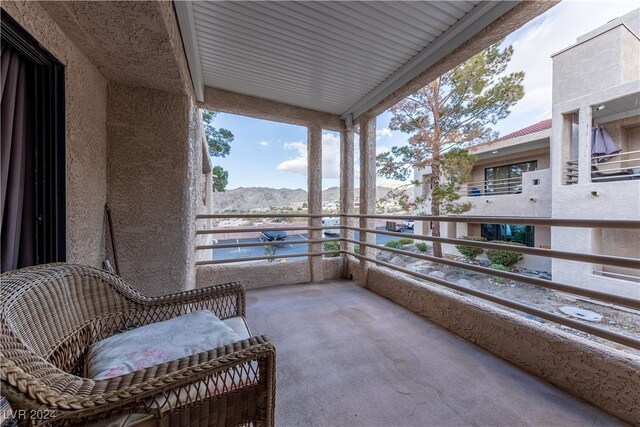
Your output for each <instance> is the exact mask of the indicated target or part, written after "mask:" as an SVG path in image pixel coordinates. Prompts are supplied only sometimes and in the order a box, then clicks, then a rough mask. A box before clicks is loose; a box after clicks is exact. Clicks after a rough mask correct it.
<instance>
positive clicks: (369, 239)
mask: <svg viewBox="0 0 640 427" xmlns="http://www.w3.org/2000/svg"><path fill="white" fill-rule="evenodd" d="M375 210H376V118H375V116H373V117H372V116H363V117H362V118H361V119H360V214H363V215H364V214H367V215H371V214H374V213H375ZM373 225H374V221H373V220H372V219H366V218H360V228H373ZM360 241H361V242H363V243H375V242H376V235H375V234H374V233H367V232H360ZM360 254H362V255H364V256H368V257H374V256H375V249H372V248H368V247H366V246H364V245H360ZM369 267H371V262H369V261H364V260H361V261H360V272H359V274H358V280H357V282H358V284H359V285H360V286H366V283H367V270H368V269H369Z"/></svg>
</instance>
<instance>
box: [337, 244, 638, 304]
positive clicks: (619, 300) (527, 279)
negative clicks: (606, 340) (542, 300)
mask: <svg viewBox="0 0 640 427" xmlns="http://www.w3.org/2000/svg"><path fill="white" fill-rule="evenodd" d="M346 241H348V242H350V243H355V244H358V245H361V246H368V247H372V248H375V249H381V250H385V251H387V252H393V253H397V254H399V255H406V256H411V257H414V258H418V259H422V260H425V261H433V262H437V263H440V264H445V265H450V266H453V267H459V268H463V269H465V270H471V271H476V272H478V273H484V274H490V275H492V276H499V277H504V278H505V279H510V280H515V281H518V282H523V283H527V284H530V285H535V286H540V287H542V288H546V289H552V290H555V291H560V292H566V293H569V294H572V295H580V296H583V297H586V298H592V299H596V300H599V301H604V302H608V303H611V304H618V305H623V306H625V307H629V308H633V309H636V310H640V300H639V299H634V298H628V297H623V296H618V295H611V294H608V293H606V292H600V291H594V290H590V289H585V288H579V287H576V286H571V285H566V284H564V283H559V282H554V281H551V280H544V279H538V278H535V277H531V276H525V275H522V274H517V273H512V272H508V271H501V270H494V269H492V268H489V267H482V266H480V265H474V264H467V263H464V262H460V261H453V260H449V259H446V258H438V257H435V256H432V255H425V254H418V253H415V252H410V251H405V250H402V249H396V248H389V247H387V246H381V245H376V244H373V243H367V242H361V241H358V240H353V239H346Z"/></svg>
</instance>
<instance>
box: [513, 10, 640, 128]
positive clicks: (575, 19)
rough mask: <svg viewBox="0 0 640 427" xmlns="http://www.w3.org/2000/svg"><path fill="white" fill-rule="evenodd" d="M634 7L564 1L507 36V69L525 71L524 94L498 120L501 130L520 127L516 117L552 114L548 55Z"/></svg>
mask: <svg viewBox="0 0 640 427" xmlns="http://www.w3.org/2000/svg"><path fill="white" fill-rule="evenodd" d="M636 7H637V3H634V2H627V1H607V2H603V1H591V2H586V1H580V2H578V1H565V2H562V3H560V4H559V5H557V6H555V7H553V8H552V9H550V10H549V11H547V12H546V13H544V14H543V15H541V16H539V17H538V18H536V19H534V20H533V21H531V22H529V23H528V24H526V25H525V26H524V27H522V28H521V29H519V30H518V31H515V32H514V33H513V34H511V35H510V36H508V37H507V39H506V40H505V44H512V45H513V49H514V54H513V57H512V59H511V62H510V64H509V66H508V68H507V71H508V72H514V71H524V72H525V77H524V82H523V84H524V88H525V96H524V97H523V98H522V99H521V100H520V101H519V102H518V103H517V104H516V105H515V106H514V107H513V108H512V110H511V111H512V113H511V117H510V118H509V119H507V120H506V121H505V122H506V123H501V126H500V127H501V128H502V129H501V133H502V134H505V133H508V132H510V131H513V130H516V129H517V128H520V127H522V126H523V124H522V123H520V121H519V120H518V117H531V116H530V114H534V116H535V117H540V120H543V119H546V118H550V117H551V102H552V98H551V95H552V93H551V90H552V84H551V82H552V73H553V61H552V59H551V55H553V54H555V53H558V52H559V51H561V50H563V49H565V48H567V47H569V46H571V45H573V44H574V43H576V39H577V38H578V37H579V36H581V35H583V34H585V33H588V32H590V31H592V30H594V29H596V28H598V27H600V26H602V25H604V24H606V23H607V22H608V21H610V20H611V19H614V18H617V17H619V16H621V15H624V14H625V13H628V12H630V11H631V10H633V9H634V8H636ZM556 84H558V83H556ZM530 124H533V122H532V123H526V124H524V126H528V125H530ZM505 125H506V126H505Z"/></svg>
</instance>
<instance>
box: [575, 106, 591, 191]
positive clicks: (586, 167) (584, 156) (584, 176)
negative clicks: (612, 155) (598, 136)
mask: <svg viewBox="0 0 640 427" xmlns="http://www.w3.org/2000/svg"><path fill="white" fill-rule="evenodd" d="M591 121H592V109H591V107H590V106H589V105H583V106H582V107H580V112H579V114H578V126H579V127H578V129H579V132H580V133H579V134H578V183H579V184H587V183H590V182H591Z"/></svg>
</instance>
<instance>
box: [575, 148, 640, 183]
mask: <svg viewBox="0 0 640 427" xmlns="http://www.w3.org/2000/svg"><path fill="white" fill-rule="evenodd" d="M638 179H640V150H634V151H623V152H620V153H618V154H615V155H613V156H610V155H605V156H595V157H592V158H591V182H594V183H603V182H618V181H635V180H638ZM565 182H566V184H568V185H571V184H577V183H578V160H569V161H568V162H567V167H566V175H565Z"/></svg>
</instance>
